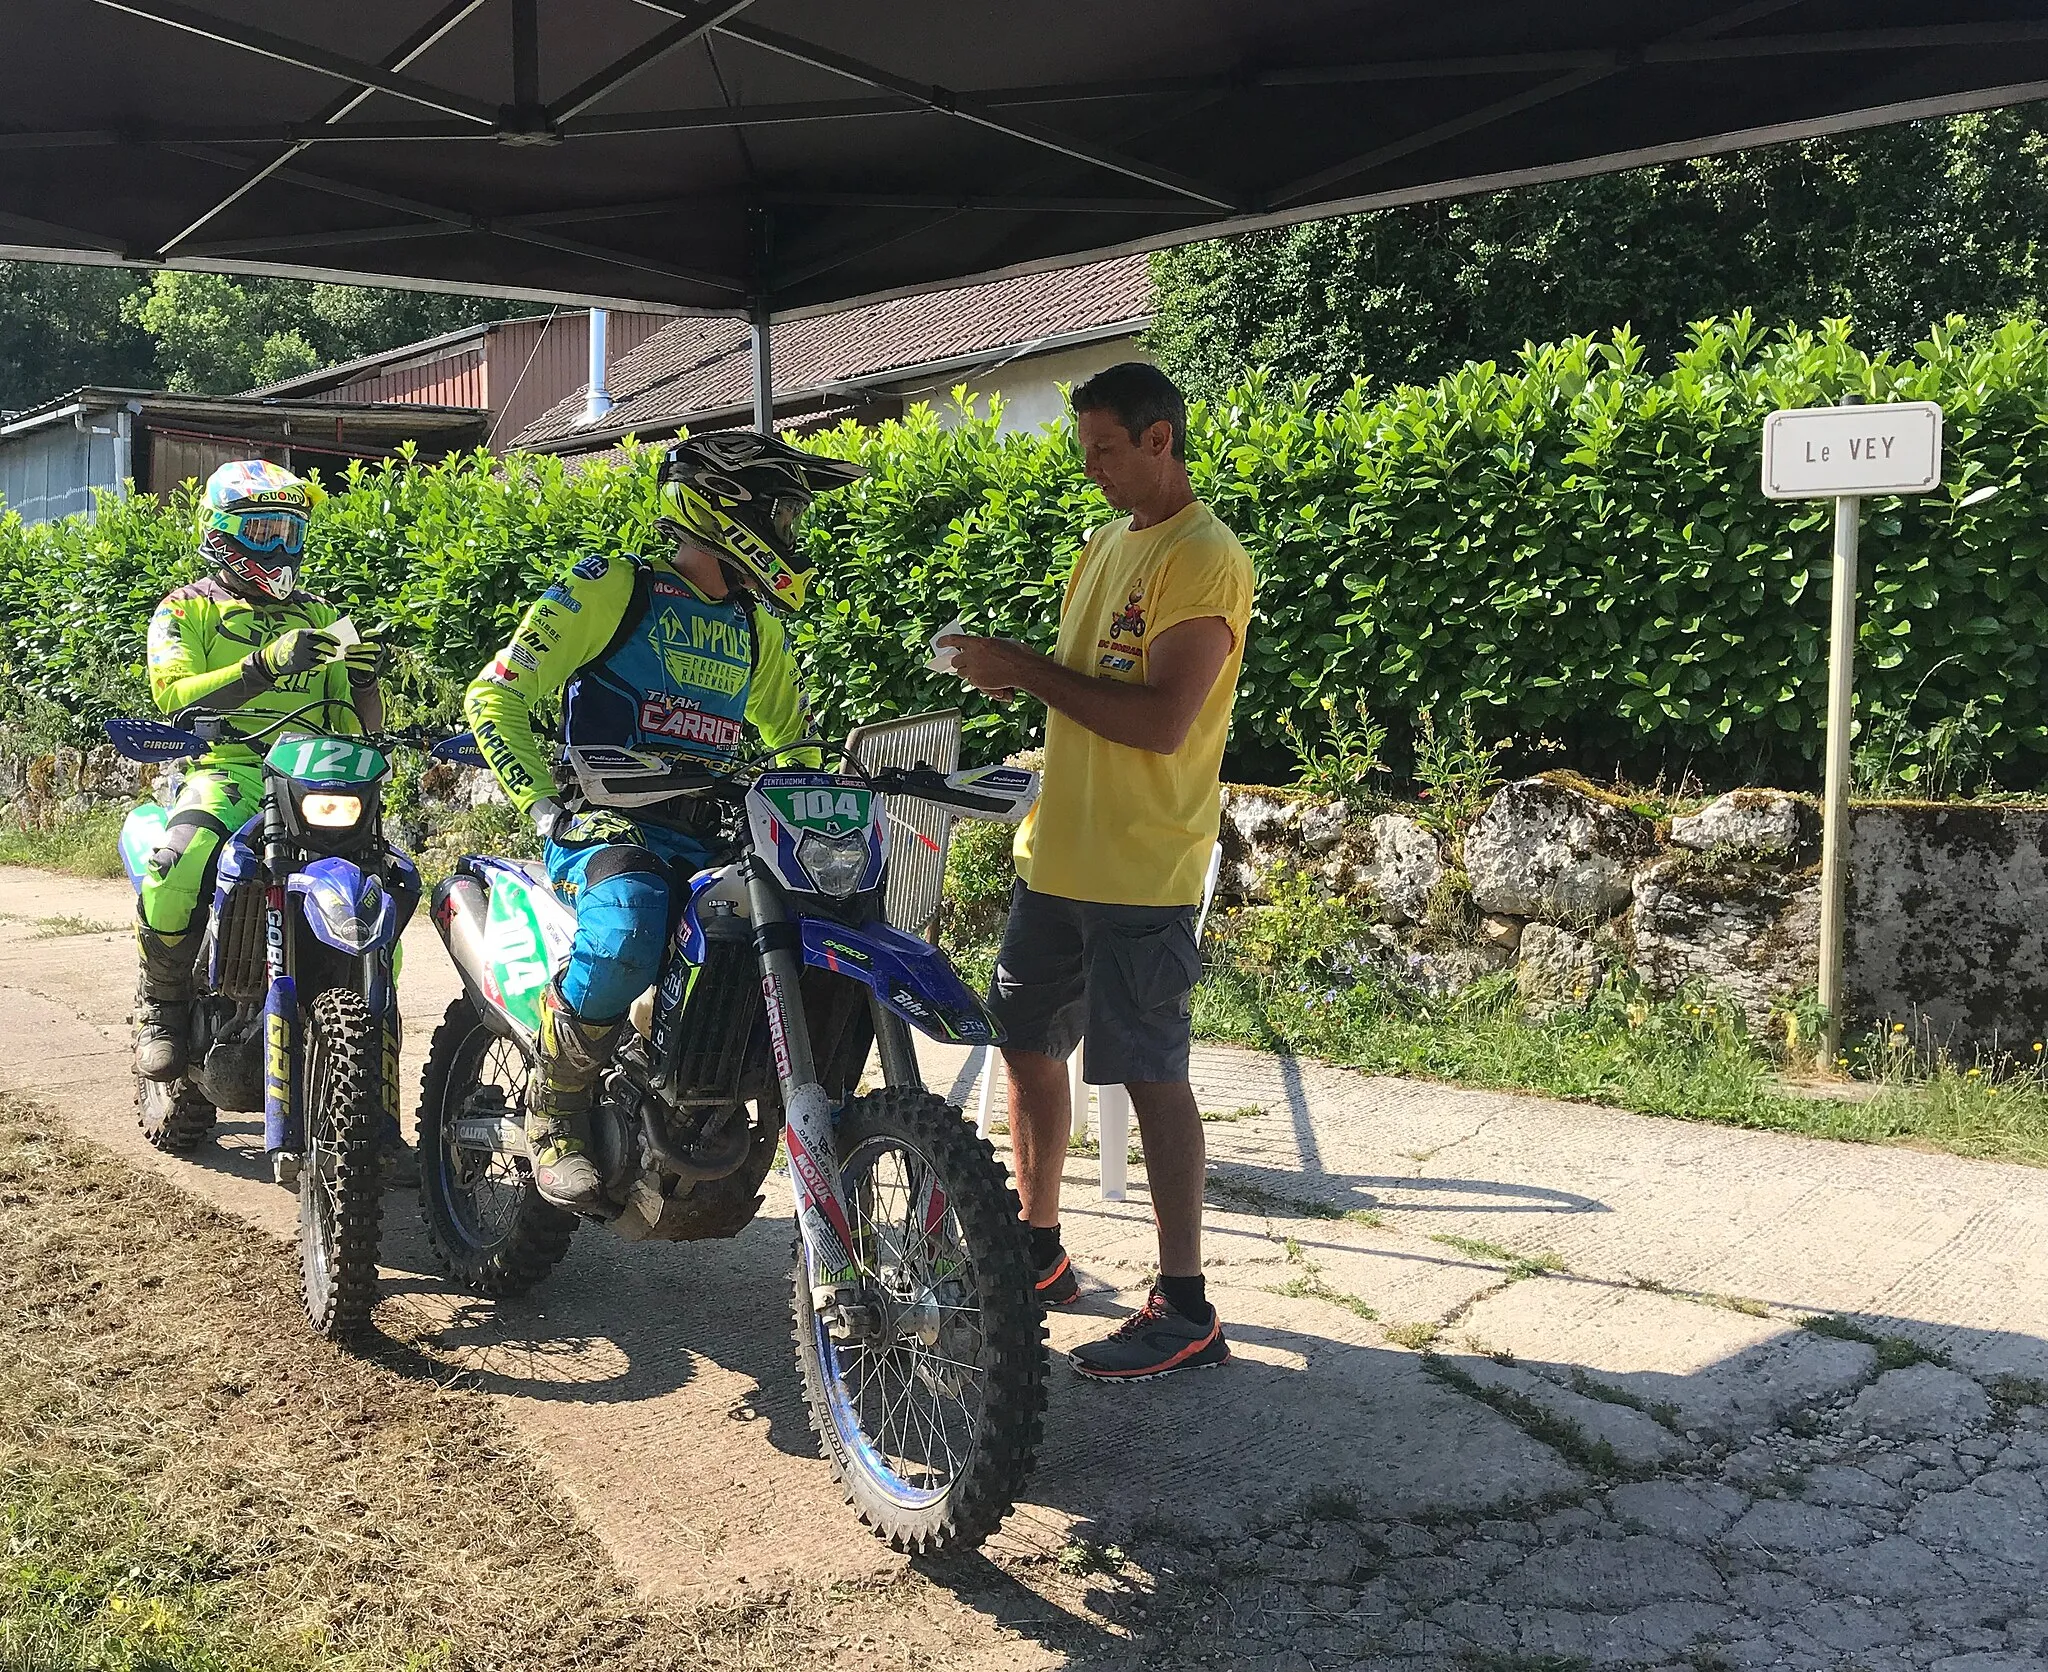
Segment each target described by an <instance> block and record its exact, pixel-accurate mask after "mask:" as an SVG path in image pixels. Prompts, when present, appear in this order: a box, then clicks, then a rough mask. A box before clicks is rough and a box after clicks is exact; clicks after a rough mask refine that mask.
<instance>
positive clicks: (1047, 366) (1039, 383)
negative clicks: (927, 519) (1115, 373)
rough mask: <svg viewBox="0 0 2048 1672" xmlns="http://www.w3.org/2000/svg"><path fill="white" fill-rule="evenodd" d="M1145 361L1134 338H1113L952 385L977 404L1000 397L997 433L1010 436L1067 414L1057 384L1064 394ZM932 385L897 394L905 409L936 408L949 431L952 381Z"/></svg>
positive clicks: (955, 418)
mask: <svg viewBox="0 0 2048 1672" xmlns="http://www.w3.org/2000/svg"><path fill="white" fill-rule="evenodd" d="M1151 358H1152V356H1151V355H1149V354H1146V353H1144V352H1143V351H1141V350H1140V349H1139V347H1138V339H1137V338H1136V337H1135V336H1129V337H1116V338H1112V339H1111V340H1110V341H1108V342H1099V343H1088V344H1086V345H1084V346H1083V347H1080V348H1065V349H1060V350H1058V351H1057V352H1055V353H1052V354H1034V355H1032V356H1030V357H1029V358H1026V359H1022V360H1012V361H1010V362H1009V364H1007V365H1003V366H996V367H994V368H992V369H991V370H989V371H986V372H982V373H979V374H976V375H970V376H967V377H965V378H957V379H954V380H952V382H964V383H965V384H966V385H967V388H968V391H969V392H970V393H971V394H972V395H973V396H974V397H975V399H976V400H977V401H980V400H984V399H986V398H987V397H988V396H990V395H1000V396H1002V399H1003V419H1002V424H1001V426H1000V428H1001V433H1002V434H1004V435H1015V434H1017V433H1018V432H1020V431H1024V430H1037V429H1043V428H1044V427H1045V426H1046V425H1047V424H1050V423H1052V422H1053V421H1054V420H1055V419H1059V418H1064V417H1065V416H1066V415H1067V410H1068V409H1067V397H1066V392H1065V389H1063V388H1062V385H1065V388H1066V389H1070V388H1072V387H1073V385H1075V384H1076V383H1080V382H1083V381H1085V380H1086V379H1088V378H1090V377H1092V376H1094V375H1095V373H1097V372H1099V371H1101V370H1103V369H1104V368H1105V367H1108V366H1114V365H1116V364H1118V363H1119V362H1120V361H1124V360H1150V359H1151ZM937 381H938V385H939V386H938V387H936V388H922V386H921V392H917V393H913V392H912V391H911V390H909V389H904V390H901V391H899V393H901V394H902V395H903V398H904V401H905V403H906V404H910V403H914V402H916V401H927V402H929V403H930V404H931V405H932V406H933V407H934V408H936V409H937V411H938V414H939V422H940V423H942V424H944V425H946V426H947V427H948V428H949V429H950V428H951V427H952V426H953V425H955V424H957V423H958V422H959V421H960V414H959V412H958V410H957V409H956V408H955V407H954V406H953V404H952V400H951V387H952V382H949V381H947V380H944V379H940V380H937Z"/></svg>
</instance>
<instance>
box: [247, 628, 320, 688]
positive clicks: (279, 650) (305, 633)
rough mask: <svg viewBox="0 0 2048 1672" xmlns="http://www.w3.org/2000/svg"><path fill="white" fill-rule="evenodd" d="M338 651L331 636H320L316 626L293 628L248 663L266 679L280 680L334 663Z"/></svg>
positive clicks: (258, 652) (280, 635)
mask: <svg viewBox="0 0 2048 1672" xmlns="http://www.w3.org/2000/svg"><path fill="white" fill-rule="evenodd" d="M340 649H341V646H339V645H338V644H336V643H335V642H334V635H333V634H331V633H323V632H322V631H321V630H320V629H319V628H318V627H294V628H293V629H292V630H291V631H290V632H289V633H280V634H278V635H277V637H276V638H274V639H272V640H271V641H270V642H269V643H268V644H266V645H265V646H264V647H263V648H262V649H261V650H259V651H257V652H256V653H255V654H254V655H252V656H251V657H250V658H249V660H250V661H251V662H253V663H255V664H256V671H257V672H258V673H260V674H261V675H262V676H263V677H264V678H265V679H269V680H279V679H284V678H286V677H288V676H289V675H291V674H295V673H311V672H312V671H313V670H314V669H315V668H317V667H320V666H322V665H323V664H325V663H328V662H331V661H333V660H334V658H335V655H336V654H337V653H338V652H339V651H340Z"/></svg>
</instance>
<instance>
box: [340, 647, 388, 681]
mask: <svg viewBox="0 0 2048 1672" xmlns="http://www.w3.org/2000/svg"><path fill="white" fill-rule="evenodd" d="M385 655H386V653H385V649H384V646H383V644H382V643H381V642H380V641H378V640H376V639H360V640H358V641H357V642H356V643H354V644H352V645H350V646H348V648H347V649H345V650H344V651H342V653H341V659H342V660H343V661H344V662H346V663H347V664H348V683H349V689H350V690H352V691H361V690H364V689H365V688H367V687H369V686H371V685H374V684H376V683H377V675H378V674H379V673H381V672H382V671H383V668H384V661H385Z"/></svg>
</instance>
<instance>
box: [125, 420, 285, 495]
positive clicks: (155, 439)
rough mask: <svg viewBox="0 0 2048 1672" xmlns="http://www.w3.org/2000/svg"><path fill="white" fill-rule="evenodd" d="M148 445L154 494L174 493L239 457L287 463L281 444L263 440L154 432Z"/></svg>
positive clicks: (149, 480) (147, 478) (146, 476)
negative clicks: (181, 485)
mask: <svg viewBox="0 0 2048 1672" xmlns="http://www.w3.org/2000/svg"><path fill="white" fill-rule="evenodd" d="M147 445H148V447H149V468H148V470H147V472H146V473H145V474H144V476H143V480H144V481H146V482H147V483H148V484H149V491H150V492H151V493H153V494H169V493H175V492H177V490H178V487H179V484H181V483H184V482H189V481H191V480H193V479H194V478H197V479H198V480H199V481H202V482H203V481H205V480H206V479H207V477H209V476H211V475H212V474H213V473H214V472H215V471H216V470H218V469H220V467H221V466H222V465H224V464H232V463H233V462H234V461H235V460H236V459H258V458H261V459H268V460H270V462H271V463H272V464H285V463H286V462H287V460H286V456H285V449H284V448H283V447H282V446H270V445H268V444H267V443H265V442H261V441H238V440H220V439H216V438H214V437H211V436H196V435H177V434H171V435H162V434H158V433H155V432H151V433H150V434H149V436H148V442H147Z"/></svg>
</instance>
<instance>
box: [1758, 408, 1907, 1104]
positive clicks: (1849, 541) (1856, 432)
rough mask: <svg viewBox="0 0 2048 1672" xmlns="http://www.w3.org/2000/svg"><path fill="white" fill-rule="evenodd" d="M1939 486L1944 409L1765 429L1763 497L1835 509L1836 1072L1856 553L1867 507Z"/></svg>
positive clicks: (1825, 894) (1819, 418)
mask: <svg viewBox="0 0 2048 1672" xmlns="http://www.w3.org/2000/svg"><path fill="white" fill-rule="evenodd" d="M1940 486H1941V408H1940V407H1938V406H1936V405H1935V404H1934V403H1933V402H1932V401H1903V402H1900V403H1899V404H1897V405H1895V406H1810V407H1802V408H1799V409H1796V410H1794V411H1789V412H1774V413H1772V414H1771V415H1770V417H1768V418H1766V419H1765V420H1764V495H1765V497H1766V498H1769V499H1832V500H1833V501H1834V502H1835V565H1834V568H1835V573H1834V582H1833V587H1832V590H1833V594H1834V597H1833V600H1832V608H1831V610H1830V616H1831V624H1830V627H1829V631H1828V745H1827V785H1826V791H1825V798H1824V800H1823V802H1822V807H1821V838H1820V843H1821V846H1820V1002H1821V1007H1822V1009H1824V1010H1826V1012H1827V1015H1828V1020H1827V1030H1826V1033H1825V1035H1824V1038H1825V1040H1826V1046H1827V1057H1826V1058H1824V1059H1823V1061H1822V1065H1821V1066H1822V1067H1823V1068H1825V1069H1827V1070H1828V1071H1830V1072H1832V1071H1833V1069H1834V1068H1835V1066H1836V1064H1835V1062H1834V1061H1832V1060H1828V1059H1832V1058H1834V1057H1835V1054H1836V1052H1837V1051H1838V1050H1839V1049H1840V1048H1841V1042H1842V1011H1843V1008H1844V1002H1845V1001H1844V996H1843V990H1842V908H1843V901H1844V897H1845V895H1846V893H1847V884H1848V872H1849V732H1850V728H1851V726H1852V724H1853V715H1854V713H1855V696H1856V545H1857V532H1858V528H1859V526H1860V524H1861V521H1862V509H1863V501H1864V500H1865V499H1867V498H1870V497H1871V496H1872V495H1876V494H1909V493H1933V492H1934V491H1935V489H1937V488H1938V487H1940Z"/></svg>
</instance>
